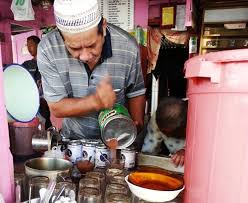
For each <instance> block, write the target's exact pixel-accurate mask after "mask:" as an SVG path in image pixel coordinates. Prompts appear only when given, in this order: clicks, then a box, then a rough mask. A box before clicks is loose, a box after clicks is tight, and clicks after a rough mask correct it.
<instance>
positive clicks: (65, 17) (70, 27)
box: [54, 0, 102, 33]
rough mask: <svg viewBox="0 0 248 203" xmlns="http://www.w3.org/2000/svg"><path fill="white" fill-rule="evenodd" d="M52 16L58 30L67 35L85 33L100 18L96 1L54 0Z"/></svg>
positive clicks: (96, 23) (95, 24)
mask: <svg viewBox="0 0 248 203" xmlns="http://www.w3.org/2000/svg"><path fill="white" fill-rule="evenodd" d="M54 16H55V21H56V25H57V27H58V29H59V30H60V31H62V32H68V33H79V32H84V31H87V30H89V29H91V28H93V27H96V26H97V25H98V23H99V22H100V20H101V18H102V17H101V13H100V10H99V7H98V2H97V0H55V1H54Z"/></svg>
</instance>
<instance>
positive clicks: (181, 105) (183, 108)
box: [156, 97, 187, 131]
mask: <svg viewBox="0 0 248 203" xmlns="http://www.w3.org/2000/svg"><path fill="white" fill-rule="evenodd" d="M186 121H187V103H186V102H185V101H182V100H181V99H179V98H175V97H165V98H162V99H161V100H160V102H159V105H158V108H157V111H156V122H157V125H158V127H159V129H170V130H171V131H174V130H176V129H178V128H185V127H186Z"/></svg>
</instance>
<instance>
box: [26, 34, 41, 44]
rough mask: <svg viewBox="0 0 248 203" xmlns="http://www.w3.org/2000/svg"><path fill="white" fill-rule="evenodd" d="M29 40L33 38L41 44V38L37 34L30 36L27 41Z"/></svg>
mask: <svg viewBox="0 0 248 203" xmlns="http://www.w3.org/2000/svg"><path fill="white" fill-rule="evenodd" d="M28 40H33V42H34V43H36V44H39V43H40V38H39V37H37V36H35V35H32V36H29V37H28V38H27V41H28Z"/></svg>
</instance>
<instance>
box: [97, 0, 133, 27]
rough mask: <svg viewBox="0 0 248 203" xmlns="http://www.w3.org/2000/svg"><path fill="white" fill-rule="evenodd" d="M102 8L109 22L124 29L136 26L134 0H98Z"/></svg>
mask: <svg viewBox="0 0 248 203" xmlns="http://www.w3.org/2000/svg"><path fill="white" fill-rule="evenodd" d="M98 1H99V4H100V10H101V13H102V15H103V17H105V18H106V19H107V21H108V22H109V23H112V24H114V25H117V26H119V27H121V28H122V29H124V30H132V29H133V28H134V0H98Z"/></svg>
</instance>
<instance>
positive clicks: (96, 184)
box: [79, 177, 101, 191]
mask: <svg viewBox="0 0 248 203" xmlns="http://www.w3.org/2000/svg"><path fill="white" fill-rule="evenodd" d="M85 187H91V188H96V189H98V190H99V191H100V190H101V185H100V181H99V179H96V178H92V177H84V178H82V179H81V180H80V181H79V190H80V189H82V188H85Z"/></svg>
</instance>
